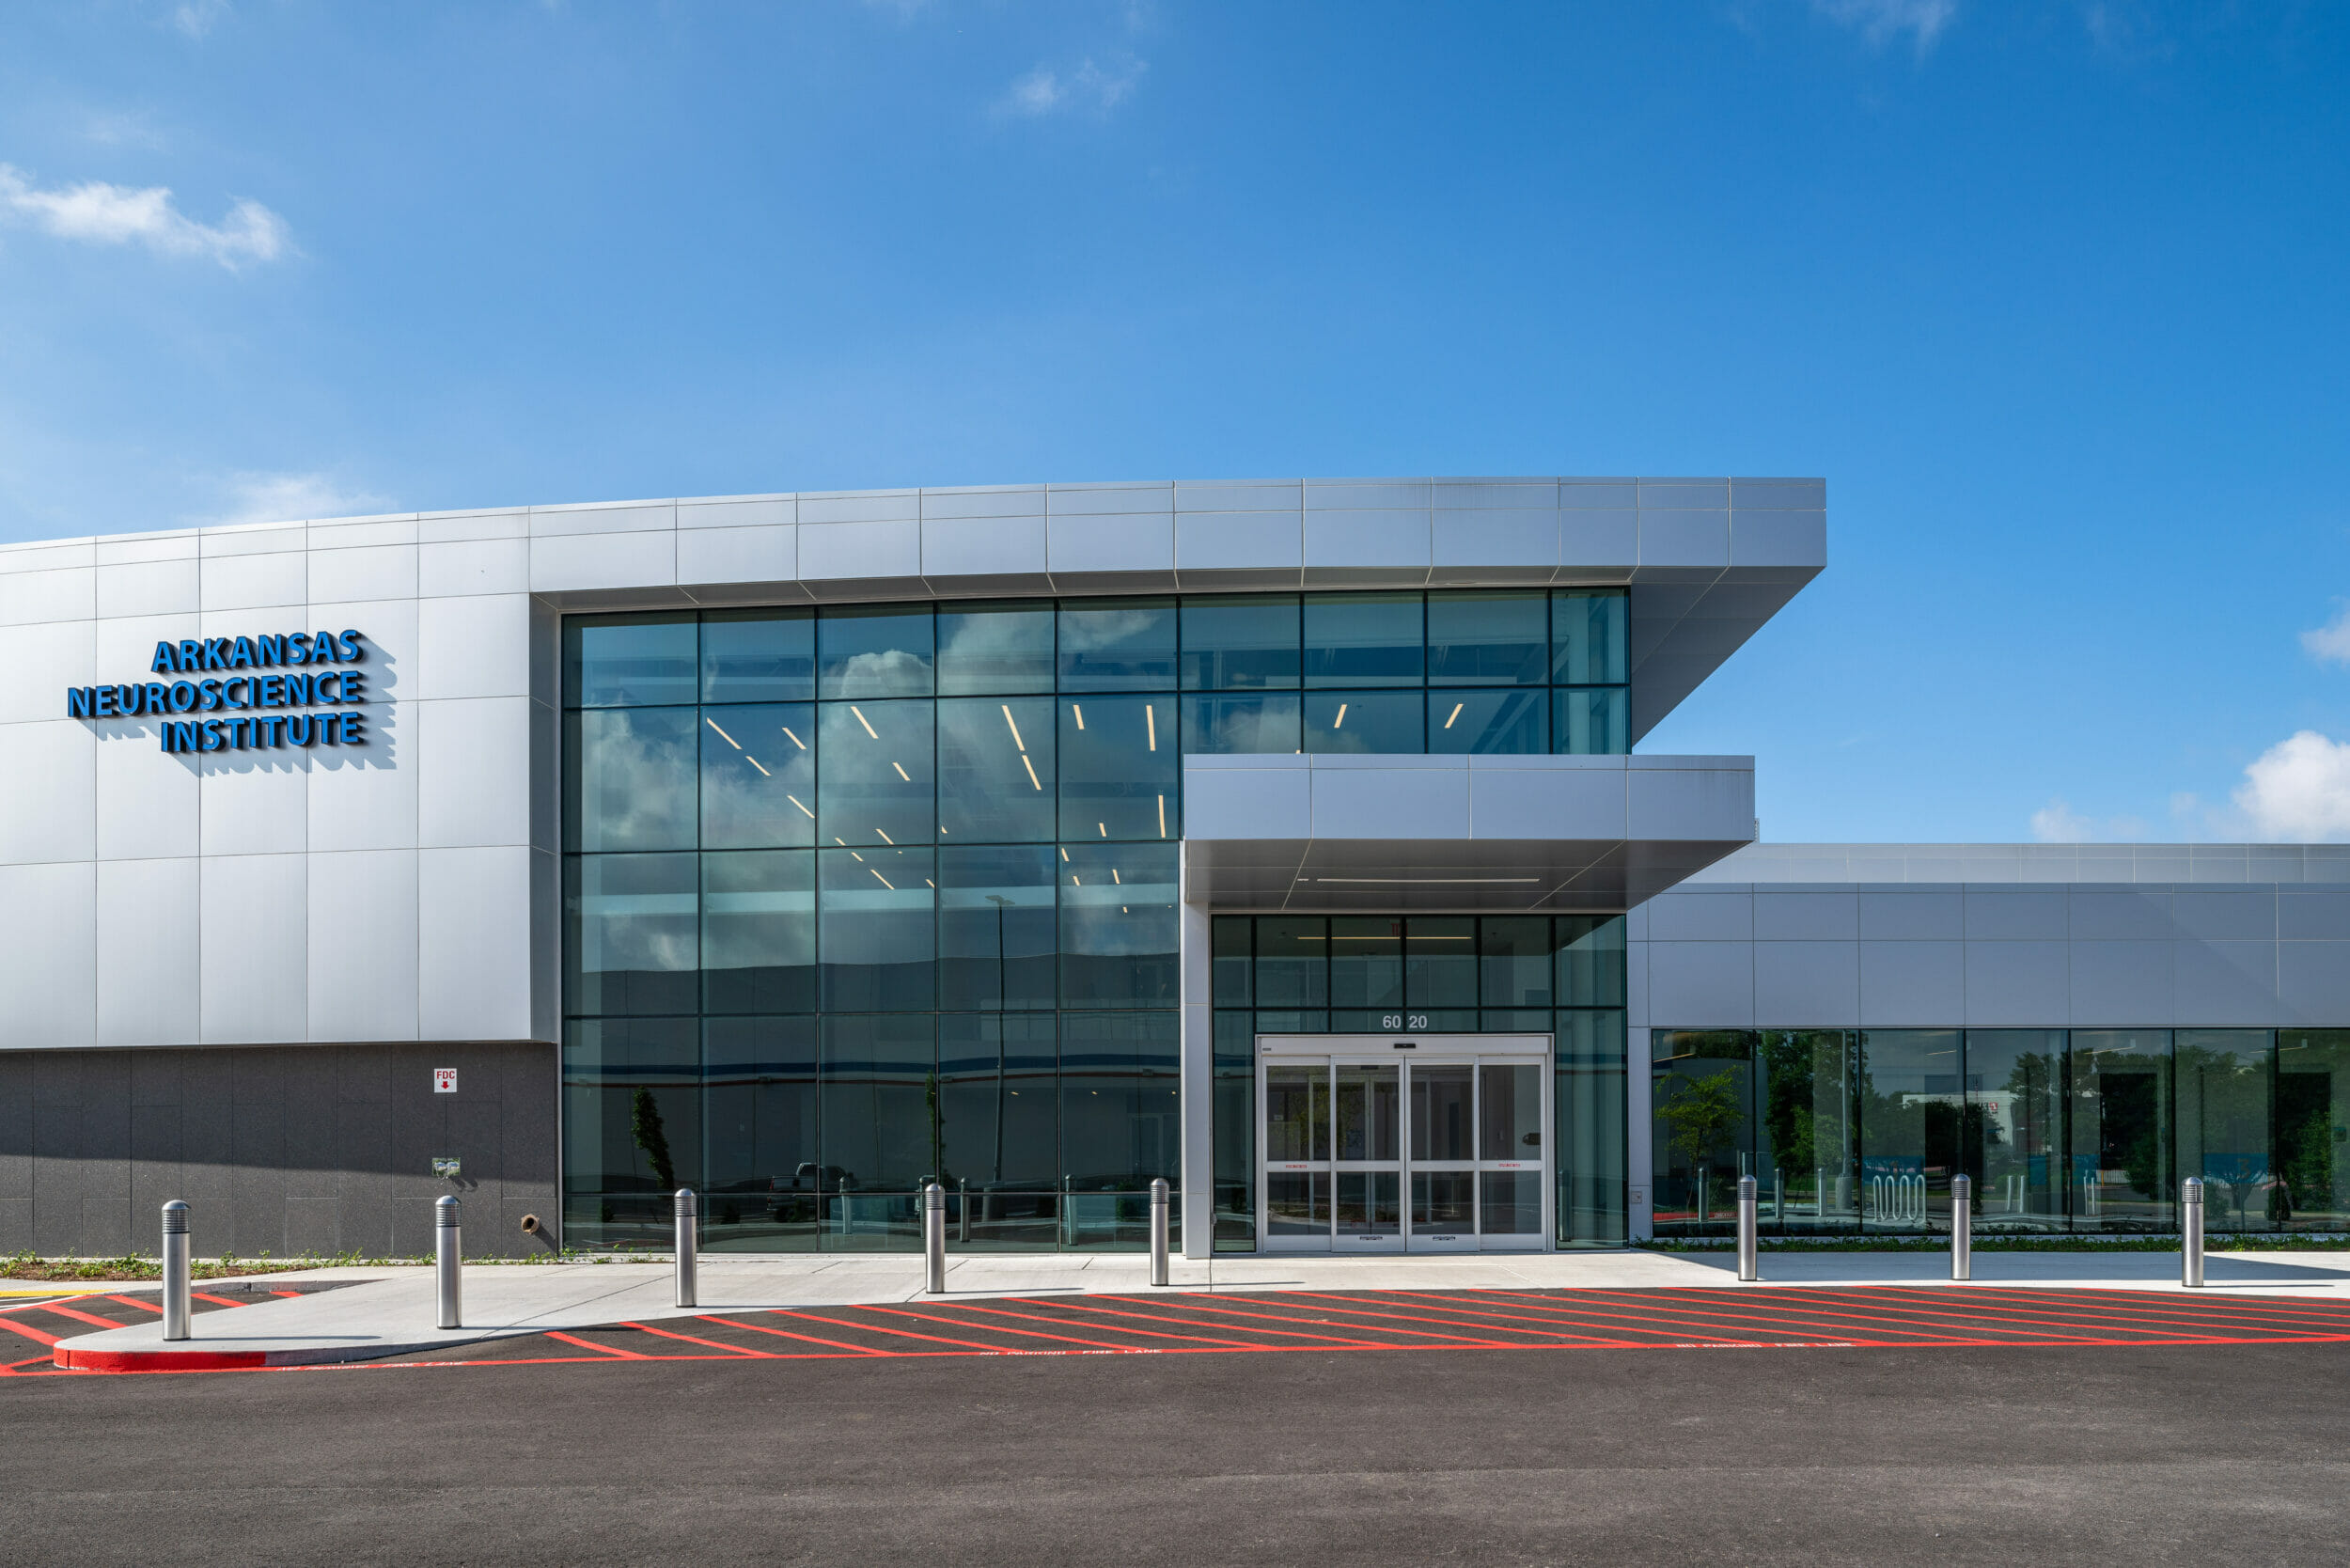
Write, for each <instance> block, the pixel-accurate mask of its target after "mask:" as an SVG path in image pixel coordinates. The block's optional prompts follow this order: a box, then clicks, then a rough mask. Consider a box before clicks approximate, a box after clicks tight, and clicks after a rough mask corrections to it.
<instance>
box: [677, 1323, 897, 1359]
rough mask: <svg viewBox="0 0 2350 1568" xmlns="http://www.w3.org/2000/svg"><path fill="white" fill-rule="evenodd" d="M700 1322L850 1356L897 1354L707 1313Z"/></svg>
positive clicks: (868, 1346)
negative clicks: (792, 1341) (717, 1324)
mask: <svg viewBox="0 0 2350 1568" xmlns="http://www.w3.org/2000/svg"><path fill="white" fill-rule="evenodd" d="M702 1322H704V1323H719V1324H724V1325H726V1326H728V1327H729V1328H746V1329H748V1330H750V1331H751V1332H752V1333H754V1334H773V1335H775V1336H776V1338H777V1339H779V1340H797V1341H800V1342H801V1343H802V1344H806V1345H823V1346H826V1347H827V1348H829V1349H832V1350H838V1351H846V1352H847V1353H849V1354H850V1355H852V1356H891V1355H895V1354H897V1353H896V1352H894V1351H887V1350H875V1349H874V1348H873V1347H872V1346H871V1345H853V1344H851V1343H849V1342H848V1341H845V1340H820V1339H818V1338H817V1337H816V1336H815V1335H813V1334H794V1333H792V1332H791V1330H790V1329H788V1328H770V1327H768V1326H767V1325H764V1324H759V1323H744V1321H743V1320H742V1319H740V1318H721V1317H713V1316H712V1315H710V1314H709V1313H704V1314H703V1315H702Z"/></svg>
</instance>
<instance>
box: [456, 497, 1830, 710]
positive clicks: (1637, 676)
mask: <svg viewBox="0 0 2350 1568" xmlns="http://www.w3.org/2000/svg"><path fill="white" fill-rule="evenodd" d="M1826 507H1827V487H1826V485H1825V482H1824V481H1822V480H1819V479H1783V478H1558V477H1555V476H1554V477H1534V478H1385V479H1381V478H1371V479H1217V480H1207V481H1194V480H1180V481H1167V480H1144V481H1139V482H1134V483H1099V484H1029V485H984V486H960V487H951V488H946V489H938V490H868V491H825V492H805V493H800V494H775V495H734V496H711V497H705V498H701V499H694V500H667V501H614V502H606V503H602V504H597V505H589V506H560V507H527V508H517V509H515V510H514V511H513V512H512V513H510V514H509V515H510V516H511V518H512V520H513V523H514V531H515V533H516V534H518V535H521V536H524V539H523V542H522V543H521V546H520V549H521V553H523V554H525V555H526V557H527V560H528V572H529V584H530V591H531V592H532V594H533V595H535V596H536V597H538V598H539V599H540V601H541V602H543V603H545V604H547V605H549V607H551V608H553V609H556V610H623V609H659V608H670V607H674V608H684V607H690V606H693V605H697V604H707V605H727V604H794V603H797V604H807V603H823V604H836V603H852V602H856V601H872V600H888V599H925V598H934V599H957V598H977V597H1002V596H1016V595H1027V594H1123V593H1167V592H1174V591H1195V592H1197V591H1210V592H1233V591H1246V590H1250V589H1262V590H1266V591H1273V590H1278V589H1290V590H1293V591H1294V590H1296V589H1299V588H1501V587H1511V586H1519V585H1533V584H1552V585H1558V586H1565V587H1576V586H1590V587H1599V586H1620V587H1622V588H1626V589H1628V590H1629V599H1630V604H1629V610H1630V626H1629V633H1630V635H1629V652H1630V659H1631V666H1632V667H1631V683H1632V739H1633V740H1635V741H1637V740H1639V739H1640V738H1641V737H1642V736H1644V735H1646V734H1647V733H1648V732H1649V731H1650V730H1651V729H1654V728H1655V727H1656V725H1657V723H1658V722H1659V721H1660V720H1662V719H1663V718H1664V717H1665V715H1666V714H1667V713H1670V712H1672V710H1673V709H1674V708H1675V707H1676V706H1677V705H1679V703H1680V702H1681V699H1682V698H1684V697H1686V696H1688V695H1689V693H1690V692H1692V691H1694V690H1696V689H1697V686H1698V684H1699V683H1700V682H1702V681H1703V680H1704V679H1705V678H1706V677H1707V676H1708V675H1710V674H1712V673H1713V672H1714V671H1715V669H1716V668H1718V667H1719V666H1720V665H1721V663H1722V661H1723V660H1725V659H1727V658H1729V657H1730V655H1731V653H1733V652H1735V651H1737V649H1738V648H1739V646H1740V645H1741V644H1743V643H1744V642H1745V641H1746V640H1747V638H1748V637H1750V636H1752V635H1754V634H1755V632H1756V631H1758V630H1759V629H1760V628H1761V627H1762V625H1763V622H1764V621H1766V620H1768V619H1770V618H1771V617H1772V616H1773V615H1774V614H1776V613H1777V612H1778V609H1779V607H1780V606H1781V605H1783V604H1786V603H1787V602H1788V601H1789V600H1790V599H1792V598H1794V596H1795V594H1796V593H1797V592H1798V591H1799V590H1800V589H1801V588H1803V586H1804V585H1805V584H1806V583H1808V582H1810V580H1811V579H1812V578H1813V577H1815V576H1817V575H1819V573H1820V571H1821V569H1822V568H1823V567H1825V565H1826V563H1827V510H1826ZM467 517H468V519H469V520H470V521H473V522H476V523H478V518H475V517H474V516H473V514H467ZM424 521H425V523H426V524H427V525H430V523H431V518H430V517H428V518H426V519H424Z"/></svg>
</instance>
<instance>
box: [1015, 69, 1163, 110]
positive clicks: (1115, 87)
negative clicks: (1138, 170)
mask: <svg viewBox="0 0 2350 1568" xmlns="http://www.w3.org/2000/svg"><path fill="white" fill-rule="evenodd" d="M1147 69H1149V68H1148V67H1147V66H1146V65H1145V64H1144V63H1143V62H1142V61H1141V60H1138V59H1136V58H1135V57H1134V56H1132V55H1128V56H1126V57H1125V58H1124V59H1123V60H1121V61H1120V62H1118V63H1116V64H1114V65H1111V66H1109V67H1107V68H1105V67H1103V66H1100V65H1097V64H1095V63H1094V62H1093V60H1092V59H1091V58H1087V59H1086V60H1083V61H1081V62H1080V63H1079V64H1078V66H1077V68H1076V69H1075V70H1074V71H1056V70H1054V69H1053V68H1052V67H1051V66H1045V65H1040V66H1038V67H1037V68H1036V69H1035V70H1034V71H1029V72H1028V73H1027V74H1026V76H1023V77H1021V78H1020V79H1019V80H1018V81H1016V82H1014V83H1012V85H1011V87H1010V88H1009V89H1008V90H1007V91H1006V92H1005V94H1004V96H1003V97H1002V98H1001V99H999V100H997V102H996V105H995V107H996V112H997V113H999V114H1005V115H1012V116H1017V117H1019V118H1024V119H1036V118H1042V117H1043V116H1045V115H1050V114H1058V113H1059V112H1060V111H1062V110H1076V109H1082V110H1090V111H1092V112H1094V113H1096V114H1107V113H1109V112H1110V111H1111V110H1112V109H1115V108H1117V107H1118V106H1119V105H1120V103H1123V102H1126V100H1127V99H1129V98H1131V97H1133V96H1134V91H1135V86H1136V84H1137V83H1139V82H1140V81H1141V80H1142V73H1143V71H1146V70H1147Z"/></svg>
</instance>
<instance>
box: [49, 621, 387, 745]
mask: <svg viewBox="0 0 2350 1568" xmlns="http://www.w3.org/2000/svg"><path fill="white" fill-rule="evenodd" d="M363 656H364V653H363V649H362V639H361V638H360V635H359V634H358V633H356V632H345V633H342V634H341V635H336V634H335V633H333V632H320V633H317V634H316V635H312V634H310V633H307V632H290V633H286V634H284V635H277V636H259V637H205V638H202V639H201V640H190V641H187V642H159V643H157V644H156V645H155V660H154V663H153V664H152V665H151V666H149V668H150V669H152V670H153V671H154V673H156V674H158V675H179V676H183V677H196V679H182V680H178V681H170V682H164V681H144V682H133V683H128V684H124V685H118V686H69V687H67V688H66V694H65V715H66V717H68V718H138V717H142V716H145V717H149V718H160V719H162V720H163V724H162V726H161V728H162V729H163V742H164V750H165V751H245V750H251V749H253V748H255V747H258V746H286V745H366V744H367V738H366V735H365V733H364V732H363V730H362V728H361V726H362V722H363V717H364V715H362V714H359V713H291V714H287V713H263V712H262V710H265V709H273V708H316V707H320V706H322V705H325V704H329V703H332V704H337V705H340V704H343V703H350V702H365V701H366V700H367V699H368V698H367V672H366V671H364V670H357V669H341V668H337V669H324V670H322V669H320V668H318V667H317V666H321V665H337V666H341V665H354V664H357V663H359V662H360V660H361V659H362V657H363ZM293 666H309V667H308V668H306V669H305V668H296V667H293ZM210 670H220V671H223V672H225V673H223V674H222V675H220V676H212V675H209V674H204V673H202V672H205V671H210ZM265 671H266V672H269V673H264V672H265ZM240 672H244V673H240ZM216 712H217V713H223V714H225V715H230V716H224V717H221V718H187V719H178V718H172V717H170V716H169V715H171V714H174V713H216ZM234 714H246V715H249V716H243V717H238V716H233V715H234Z"/></svg>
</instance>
